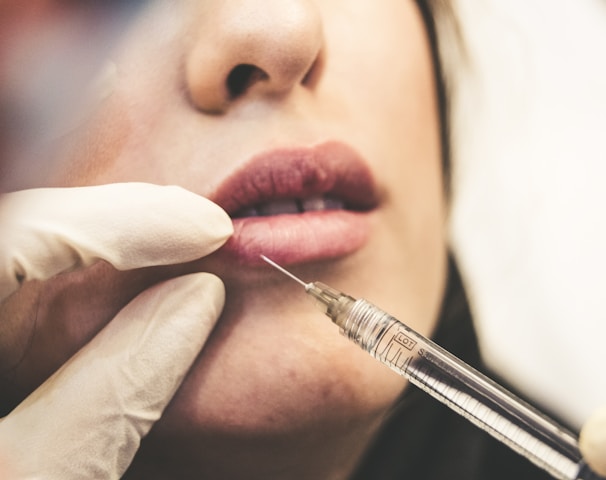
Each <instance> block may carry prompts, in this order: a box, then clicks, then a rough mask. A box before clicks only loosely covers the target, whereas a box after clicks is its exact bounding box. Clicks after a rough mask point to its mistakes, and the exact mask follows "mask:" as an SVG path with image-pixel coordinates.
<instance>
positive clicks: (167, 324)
mask: <svg viewBox="0 0 606 480" xmlns="http://www.w3.org/2000/svg"><path fill="white" fill-rule="evenodd" d="M223 302H224V288H223V284H222V282H221V281H220V280H219V279H218V278H217V277H215V276H213V275H210V274H207V273H196V274H191V275H186V276H183V277H179V278H175V279H172V280H168V281H166V282H164V283H162V284H159V285H156V286H154V287H152V288H150V289H148V290H146V291H145V292H143V293H142V294H140V295H139V296H138V297H136V298H135V299H134V300H133V301H132V302H131V303H130V304H128V305H127V306H126V307H125V308H124V309H123V310H122V311H121V312H120V313H119V314H118V315H117V316H116V317H115V318H114V319H113V320H112V321H111V322H110V323H109V324H108V325H107V326H106V327H105V328H104V329H103V330H102V331H101V332H100V333H99V334H98V335H97V336H96V337H94V338H93V340H91V342H90V343H89V344H87V345H86V346H85V347H84V348H83V349H82V350H80V351H79V352H78V353H77V354H76V355H75V356H74V357H72V359H70V360H69V361H68V362H67V363H66V364H65V365H64V366H63V367H62V368H61V369H60V370H58V371H57V372H56V373H55V374H54V375H53V376H52V377H51V378H50V379H49V380H48V381H46V382H45V383H44V384H43V385H42V386H41V387H40V388H38V389H37V390H36V391H35V392H34V393H32V394H31V395H30V396H29V397H28V398H27V399H26V400H25V401H24V402H23V403H21V404H20V405H19V406H18V407H17V408H16V409H15V410H14V411H13V412H12V413H11V414H10V415H9V416H7V417H6V418H5V419H4V420H2V422H0V455H1V456H2V458H3V460H5V461H9V462H10V464H9V465H8V466H5V469H6V471H12V472H16V473H17V476H16V478H19V479H33V478H52V479H54V478H60V479H64V480H71V479H82V478H95V479H114V478H116V479H117V478H120V476H121V475H122V474H123V473H124V471H125V470H126V469H127V467H128V465H129V464H130V462H131V460H132V458H133V456H134V455H135V453H136V451H137V449H138V448H139V444H140V440H141V438H142V437H143V436H144V435H145V434H146V433H147V432H148V431H149V429H150V428H151V426H152V425H153V423H154V422H155V421H156V420H158V418H159V417H160V416H161V414H162V412H163V410H164V408H165V407H166V405H167V404H168V402H169V401H170V399H171V398H172V397H173V395H174V394H175V392H176V390H177V388H178V387H179V385H180V383H181V382H182V380H183V378H184V376H185V374H186V372H187V371H188V369H189V368H190V366H191V365H192V363H193V361H194V360H195V358H196V356H197V355H198V353H199V351H200V350H201V348H202V346H203V345H204V343H205V341H206V339H207V338H208V335H209V334H210V332H211V329H212V328H213V326H214V323H215V321H216V319H217V318H218V316H219V315H220V312H221V309H222V308H223Z"/></svg>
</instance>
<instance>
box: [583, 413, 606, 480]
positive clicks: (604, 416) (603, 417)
mask: <svg viewBox="0 0 606 480" xmlns="http://www.w3.org/2000/svg"><path fill="white" fill-rule="evenodd" d="M579 448H580V450H581V454H582V455H583V458H584V459H585V461H586V462H587V464H588V465H589V466H590V467H591V468H592V469H593V470H594V471H595V472H596V473H599V474H600V475H602V476H605V477H606V407H602V408H601V409H598V410H597V411H596V412H595V413H594V414H593V415H592V416H591V417H590V418H589V420H588V421H587V422H586V423H585V425H583V428H582V429H581V435H580V436H579Z"/></svg>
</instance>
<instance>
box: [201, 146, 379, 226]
mask: <svg viewBox="0 0 606 480" xmlns="http://www.w3.org/2000/svg"><path fill="white" fill-rule="evenodd" d="M317 195H328V196H330V197H332V198H335V199H338V200H341V201H342V202H343V203H344V205H345V208H347V209H349V210H358V211H365V210H370V209H372V208H374V207H376V205H377V203H378V194H377V188H376V185H375V182H374V179H373V176H372V174H371V172H370V169H369V168H368V166H367V165H366V163H365V162H364V161H363V159H362V158H361V156H360V155H359V154H358V153H357V152H356V151H355V150H353V149H352V148H351V147H349V146H347V145H345V144H343V143H340V142H326V143H323V144H320V145H316V146H313V147H295V148H281V149H275V150H270V151H267V152H264V153H261V154H258V155H255V156H253V157H252V158H251V159H250V161H248V162H247V163H246V164H245V165H244V166H243V167H242V168H240V169H239V170H237V171H236V172H235V173H233V174H232V175H231V176H230V177H228V178H227V179H225V180H224V181H223V183H221V185H219V187H218V188H217V190H216V191H215V192H214V194H212V195H210V198H211V199H212V200H213V201H214V202H215V203H217V204H218V205H220V206H221V207H222V208H223V209H224V210H225V211H226V212H227V213H228V214H229V215H230V216H232V217H233V216H234V215H235V214H236V213H237V212H239V211H241V210H243V209H247V208H251V207H255V206H256V205H259V204H262V203H264V202H269V201H273V200H279V199H305V198H308V197H312V196H317Z"/></svg>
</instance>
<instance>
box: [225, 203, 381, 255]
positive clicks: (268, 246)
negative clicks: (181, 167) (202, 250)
mask: <svg viewBox="0 0 606 480" xmlns="http://www.w3.org/2000/svg"><path fill="white" fill-rule="evenodd" d="M370 215H371V213H370V212H352V211H347V210H330V211H323V212H306V213H302V214H296V215H275V216H269V217H248V218H238V219H235V220H234V234H233V236H232V237H231V238H230V239H229V241H228V242H227V243H226V244H225V246H224V247H223V248H222V249H221V253H220V254H221V255H227V256H229V257H231V258H232V259H234V260H235V261H236V262H237V263H238V264H241V265H250V266H256V265H261V264H264V263H263V261H262V260H261V258H260V255H261V254H263V255H266V256H268V257H269V258H271V259H272V260H274V261H276V262H278V263H280V264H282V265H293V264H298V263H306V262H313V261H318V260H327V259H333V258H339V257H343V256H345V255H348V254H351V253H353V252H355V251H356V250H359V249H360V248H362V246H364V244H365V243H366V242H367V240H368V238H369V236H370Z"/></svg>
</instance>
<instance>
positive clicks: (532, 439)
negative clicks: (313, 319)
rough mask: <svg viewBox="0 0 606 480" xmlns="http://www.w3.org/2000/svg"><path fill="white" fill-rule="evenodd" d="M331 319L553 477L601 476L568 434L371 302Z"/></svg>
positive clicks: (593, 479)
mask: <svg viewBox="0 0 606 480" xmlns="http://www.w3.org/2000/svg"><path fill="white" fill-rule="evenodd" d="M350 298H351V297H350ZM332 319H333V321H334V322H335V323H336V324H337V325H339V326H340V327H341V332H342V333H343V334H344V335H346V336H347V337H348V338H349V339H351V340H352V341H354V342H355V343H357V344H358V345H359V346H360V347H362V348H363V349H364V350H366V351H367V352H369V353H370V354H371V355H372V356H373V357H375V358H376V359H377V360H379V361H381V362H382V363H384V364H385V365H387V366H388V367H389V368H391V369H392V370H394V371H395V372H397V373H399V374H400V375H403V376H405V377H406V378H407V379H408V380H409V381H410V382H411V383H413V384H414V385H416V386H417V387H419V388H421V389H422V390H424V391H425V392H427V393H428V394H430V395H431V396H433V397H434V398H436V399H437V400H439V401H440V402H442V403H444V404H445V405H447V406H449V407H450V408H452V409H453V410H455V411H456V412H457V413H459V414H460V415H462V416H464V417H465V418H467V419H468V420H470V421H471V422H472V423H474V424H475V425H477V426H478V427H480V428H482V429H483V430H485V431H486V432H488V433H489V434H491V435H492V436H494V437H495V438H497V439H498V440H500V441H501V442H503V443H505V444H506V445H508V446H509V447H510V448H512V449H513V450H515V451H516V452H518V453H519V454H521V455H523V456H524V457H526V458H528V459H529V460H530V461H532V462H533V463H535V464H536V465H538V466H539V467H541V468H543V469H544V470H546V471H547V472H549V473H550V474H551V475H553V476H554V477H555V478H558V479H562V480H598V479H602V478H603V477H600V476H598V475H596V474H595V473H593V472H592V471H591V470H590V469H589V468H587V466H586V465H585V464H584V463H583V461H582V458H581V454H580V452H579V449H578V444H577V438H576V437H575V436H574V435H573V434H572V433H570V432H569V431H567V430H566V429H564V428H562V427H561V426H560V425H558V424H557V423H556V422H554V421H553V420H551V419H550V418H548V417H547V416H545V415H543V414H542V413H541V412H539V411H538V410H536V409H535V408H533V407H531V406H530V405H529V404H527V403H526V402H524V401H522V400H521V399H519V398H518V397H516V396H515V395H513V394H512V393H510V392H508V391H507V390H505V389H504V388H503V387H501V386H500V385H498V384H497V383H495V382H493V381H492V380H490V379H489V378H488V377H486V376H485V375H483V374H481V373H480V372H478V371H477V370H475V369H474V368H472V367H471V366H469V365H467V364H466V363H464V362H463V361H461V360H459V359H458V358H457V357H455V356H454V355H452V354H450V353H449V352H447V351H446V350H444V349H443V348H441V347H440V346H438V345H437V344H435V343H434V342H432V341H431V340H429V339H427V338H425V337H424V336H422V335H420V334H418V333H417V332H415V331H414V330H412V329H410V328H409V327H407V326H406V325H405V324H403V323H402V322H400V321H399V320H397V319H395V318H394V317H392V316H390V315H389V314H387V313H386V312H384V311H382V310H380V309H379V308H377V307H376V306H374V305H373V304H371V303H369V302H367V301H365V300H355V301H354V300H353V299H352V301H351V302H350V303H349V305H347V308H340V309H339V310H338V314H337V315H335V316H334V317H332Z"/></svg>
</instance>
